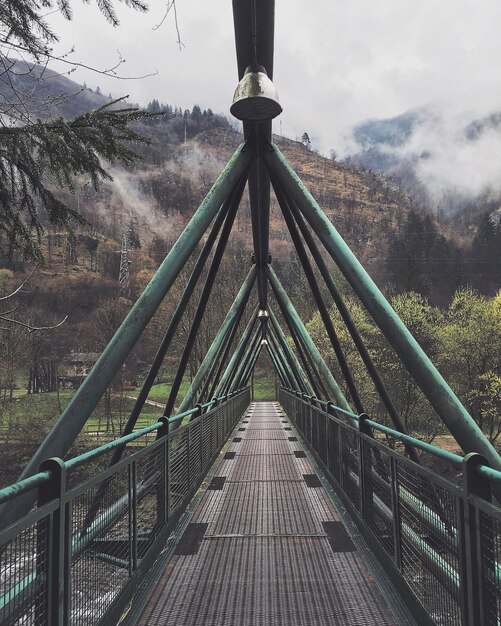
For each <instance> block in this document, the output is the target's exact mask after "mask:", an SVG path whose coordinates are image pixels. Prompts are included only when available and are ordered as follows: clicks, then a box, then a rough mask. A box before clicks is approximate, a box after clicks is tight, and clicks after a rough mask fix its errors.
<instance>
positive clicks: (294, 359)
mask: <svg viewBox="0 0 501 626" xmlns="http://www.w3.org/2000/svg"><path fill="white" fill-rule="evenodd" d="M268 312H269V314H270V320H271V324H272V327H273V330H274V332H275V333H276V336H277V338H278V341H279V344H280V345H281V346H282V350H283V352H284V354H285V355H286V356H287V357H288V358H289V360H290V362H292V363H293V367H294V369H295V371H297V377H298V378H299V380H301V381H302V384H303V385H304V388H305V391H306V393H308V394H309V395H310V396H314V395H315V392H314V390H313V388H312V386H311V384H310V381H309V378H308V377H307V375H306V374H305V372H304V370H303V368H302V367H301V364H300V363H299V361H298V359H297V357H296V355H295V354H294V351H293V350H292V348H291V347H290V346H289V344H288V343H287V339H286V337H285V334H284V332H283V330H282V327H281V326H280V323H279V321H278V319H277V317H276V315H275V313H274V312H273V310H272V309H268ZM298 391H301V389H299V390H298Z"/></svg>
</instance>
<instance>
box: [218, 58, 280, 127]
mask: <svg viewBox="0 0 501 626" xmlns="http://www.w3.org/2000/svg"><path fill="white" fill-rule="evenodd" d="M281 112H282V107H281V106H280V103H279V102H278V94H277V90H276V89H275V85H274V84H273V83H272V82H271V80H270V79H269V78H268V75H267V74H266V70H265V69H264V67H263V66H262V65H249V67H248V68H247V69H246V70H245V74H244V77H243V78H242V80H241V81H240V82H239V83H238V85H237V88H236V89H235V95H234V96H233V104H232V105H231V108H230V113H231V114H232V115H234V116H235V117H236V118H237V119H239V120H242V121H246V122H263V121H265V120H272V119H273V118H274V117H277V115H280V113H281Z"/></svg>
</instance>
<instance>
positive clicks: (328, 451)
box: [279, 387, 501, 626]
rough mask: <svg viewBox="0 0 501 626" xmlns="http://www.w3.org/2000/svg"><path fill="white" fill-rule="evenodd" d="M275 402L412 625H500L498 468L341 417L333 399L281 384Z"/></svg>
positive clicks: (472, 456) (360, 417)
mask: <svg viewBox="0 0 501 626" xmlns="http://www.w3.org/2000/svg"><path fill="white" fill-rule="evenodd" d="M279 400H280V403H281V405H282V407H283V408H284V410H285V412H286V414H287V415H288V417H289V418H290V419H291V421H292V422H293V424H294V425H295V427H296V428H297V431H298V433H300V434H301V436H302V437H303V439H304V441H305V443H306V444H307V445H309V446H310V448H311V450H312V451H313V453H314V455H315V458H316V460H317V462H318V463H319V465H320V466H321V467H322V468H323V469H324V470H325V472H326V475H327V477H328V478H329V480H330V481H331V482H332V483H333V486H334V489H335V491H336V493H337V495H338V496H339V497H340V498H341V500H342V502H343V504H344V505H345V506H346V508H347V510H349V512H350V515H351V516H352V519H353V520H354V521H355V523H356V524H357V527H358V528H359V530H360V531H361V533H362V535H363V536H364V537H365V538H366V539H367V540H368V542H369V545H370V547H371V548H372V549H373V550H374V552H375V554H376V556H377V558H378V560H379V561H380V562H381V563H382V564H383V566H384V567H386V568H387V569H388V571H389V573H390V575H391V576H395V577H397V578H398V579H399V583H398V584H399V586H401V589H402V590H404V594H405V596H406V598H407V601H408V602H410V604H411V605H412V606H413V607H414V608H413V611H416V612H417V613H416V614H418V615H419V616H420V617H419V619H418V620H417V621H418V622H419V623H426V624H428V623H438V622H436V621H435V619H436V617H437V616H438V617H440V616H442V617H441V619H442V618H445V619H446V621H444V622H443V623H451V624H452V623H453V622H454V624H459V623H461V624H464V625H465V626H476V625H477V624H486V625H487V624H493V625H497V626H499V624H501V608H500V607H501V558H500V552H499V545H500V544H499V541H500V537H501V506H500V504H499V501H496V500H495V496H496V492H495V489H494V484H493V481H496V483H498V482H499V480H500V472H498V471H497V470H495V469H493V468H491V467H489V466H488V465H487V462H486V460H485V458H484V457H483V456H482V455H481V454H477V453H468V454H466V455H465V456H464V457H462V456H460V455H458V454H453V453H449V452H447V451H445V450H441V449H440V448H438V447H436V446H433V445H431V444H427V443H426V442H423V441H421V440H419V439H417V438H415V437H412V436H410V435H406V434H404V433H401V432H399V431H397V430H394V429H392V428H389V427H387V426H383V425H381V424H378V423H377V422H375V421H373V420H370V419H368V417H367V416H366V414H363V413H362V414H360V415H358V416H353V417H354V418H355V419H354V420H350V422H347V420H345V419H342V412H339V411H338V410H337V409H338V407H337V406H336V405H335V404H334V403H329V402H324V401H322V402H319V401H318V399H317V398H315V397H312V396H310V395H308V394H305V393H301V392H299V391H296V392H295V391H294V390H291V389H286V388H285V387H280V388H279ZM338 413H339V414H338ZM357 426H358V427H357ZM375 430H379V431H380V432H383V433H386V434H388V435H391V436H392V437H393V438H394V439H395V440H400V441H403V442H405V443H411V444H412V445H414V446H415V447H416V448H420V449H421V450H424V451H426V452H429V453H431V454H432V455H433V456H434V457H435V458H437V457H438V458H440V459H441V460H442V461H443V460H447V461H449V462H450V463H449V465H450V469H452V470H453V472H452V473H451V474H448V473H447V472H444V471H443V469H444V468H443V467H442V465H438V466H437V464H431V465H430V464H429V463H427V464H422V465H421V464H419V463H417V462H416V461H415V460H413V459H410V458H407V457H406V456H405V455H404V454H403V453H402V451H401V450H399V449H398V448H397V449H395V448H394V447H393V446H391V445H388V443H387V442H385V441H383V440H382V439H381V438H380V437H374V431H375ZM430 620H431V621H430ZM447 620H448V621H447ZM440 623H442V622H440Z"/></svg>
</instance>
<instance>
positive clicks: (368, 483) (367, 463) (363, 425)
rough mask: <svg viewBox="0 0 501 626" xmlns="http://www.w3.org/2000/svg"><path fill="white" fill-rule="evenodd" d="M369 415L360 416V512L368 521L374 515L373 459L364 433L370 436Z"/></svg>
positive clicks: (362, 414)
mask: <svg viewBox="0 0 501 626" xmlns="http://www.w3.org/2000/svg"><path fill="white" fill-rule="evenodd" d="M368 419H369V416H368V415H366V414H365V413H361V414H360V415H359V417H358V432H359V434H358V436H357V440H358V485H359V497H360V513H361V515H362V519H363V520H365V521H368V520H369V519H370V518H371V517H372V498H373V492H372V459H371V448H370V445H369V443H368V442H367V441H366V439H365V437H364V435H368V436H369V437H370V434H371V431H370V427H369V425H368V424H367V420H368Z"/></svg>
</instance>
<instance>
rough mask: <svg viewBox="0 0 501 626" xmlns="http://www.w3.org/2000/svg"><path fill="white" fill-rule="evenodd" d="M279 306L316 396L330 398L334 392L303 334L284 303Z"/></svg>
mask: <svg viewBox="0 0 501 626" xmlns="http://www.w3.org/2000/svg"><path fill="white" fill-rule="evenodd" d="M279 306H280V309H281V311H282V315H283V317H284V319H285V322H286V324H287V327H288V329H289V332H290V334H291V337H292V340H293V342H294V345H295V346H296V349H297V351H298V354H299V356H300V358H301V361H302V363H303V365H304V368H305V369H306V372H307V373H308V375H309V377H310V381H311V384H312V386H313V388H314V390H315V396H316V397H317V398H322V397H323V398H325V399H328V398H330V397H331V396H332V393H330V392H329V389H328V387H327V385H326V383H325V381H324V379H323V378H322V376H321V375H320V373H319V371H318V368H317V366H316V363H315V362H314V360H313V357H312V355H311V353H310V351H309V350H308V346H307V345H306V344H305V342H304V340H303V338H302V337H301V334H300V333H299V332H298V329H297V327H296V326H295V325H294V322H293V321H292V319H290V316H289V317H288V313H287V310H286V309H284V308H282V305H281V304H280V303H279Z"/></svg>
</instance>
